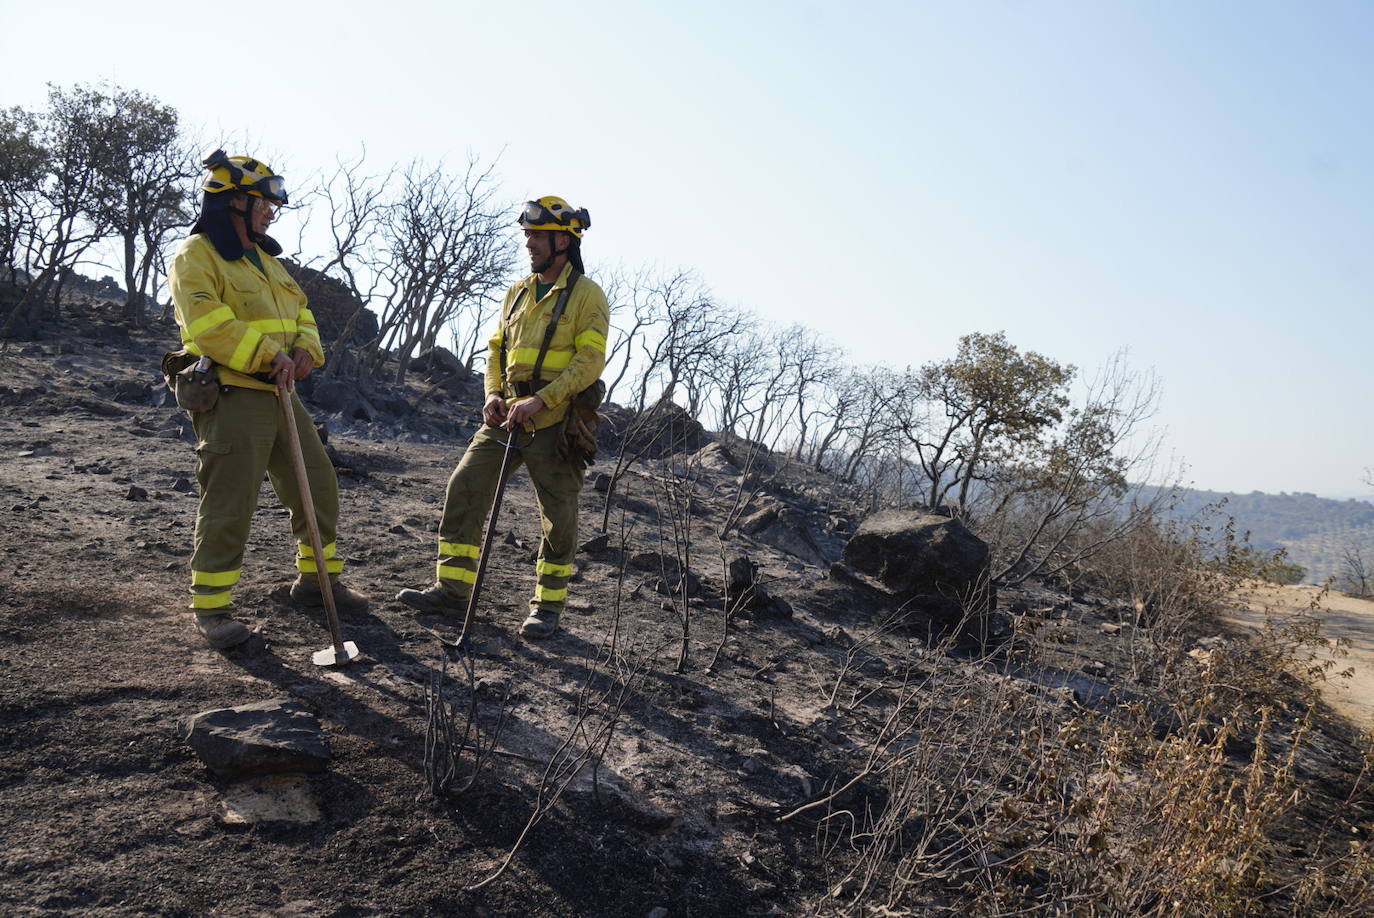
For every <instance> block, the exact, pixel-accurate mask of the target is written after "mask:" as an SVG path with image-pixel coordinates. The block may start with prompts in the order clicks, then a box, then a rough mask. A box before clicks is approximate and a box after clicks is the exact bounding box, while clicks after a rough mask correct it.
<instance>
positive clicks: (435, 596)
mask: <svg viewBox="0 0 1374 918" xmlns="http://www.w3.org/2000/svg"><path fill="white" fill-rule="evenodd" d="M396 598H397V599H399V600H400V601H401V602H403V603H405V604H406V605H408V606H410V607H411V608H412V609H415V610H417V611H419V612H432V613H433V614H435V615H465V614H467V611H468V600H467V597H465V596H454V595H452V594H450V593H446V592H444V588H443V587H441V586H439V584H437V583H436V584H435V585H434V586H432V587H430V588H429V589H427V590H402V591H401V592H399V593H397V594H396Z"/></svg>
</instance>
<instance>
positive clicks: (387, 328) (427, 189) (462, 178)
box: [372, 160, 515, 383]
mask: <svg viewBox="0 0 1374 918" xmlns="http://www.w3.org/2000/svg"><path fill="white" fill-rule="evenodd" d="M399 178H400V185H401V187H400V189H399V192H398V196H397V198H396V199H395V200H394V201H393V202H392V203H391V205H390V206H389V207H388V208H387V209H386V211H385V213H384V216H383V220H382V225H381V228H380V236H381V238H382V240H383V251H384V253H385V258H384V260H381V261H376V260H374V261H373V263H372V267H373V269H374V270H375V271H376V272H377V273H378V274H380V275H381V277H382V283H383V286H384V287H385V288H386V290H387V291H388V295H387V297H386V299H385V301H384V302H383V303H382V304H381V309H380V310H379V320H380V329H381V330H380V332H379V335H378V337H379V339H380V344H381V347H380V349H379V350H376V351H374V353H373V354H372V362H373V367H374V368H375V367H376V366H377V365H378V363H379V362H380V355H381V354H382V353H383V352H384V351H387V350H391V349H392V348H393V347H394V350H395V356H396V362H397V367H396V374H395V381H396V382H398V383H399V382H402V381H404V379H405V375H406V370H407V368H408V366H409V363H410V359H411V357H412V356H413V355H414V354H415V353H416V352H417V349H418V350H426V349H429V348H432V347H434V344H435V341H436V339H437V338H438V335H439V330H440V329H441V328H443V327H444V326H445V325H446V324H448V323H449V322H450V321H453V320H454V319H456V318H457V317H458V316H459V315H460V314H462V313H463V312H464V311H465V310H466V311H470V310H471V307H472V305H473V301H477V302H480V301H482V300H486V299H489V298H490V297H492V296H494V295H495V294H496V293H497V292H498V291H499V290H501V289H502V288H503V286H504V283H505V281H506V280H507V279H508V275H509V274H510V271H511V266H512V264H513V262H514V258H515V247H514V246H513V245H512V244H511V239H512V235H513V233H512V231H511V228H510V226H511V223H510V219H509V212H508V210H509V209H508V208H506V207H505V206H502V205H498V204H496V203H494V202H493V200H492V199H493V198H494V196H495V194H496V188H495V185H494V183H493V180H492V169H491V167H487V168H480V167H479V164H478V163H477V161H476V160H469V162H468V166H467V169H466V171H465V172H464V173H463V174H462V175H455V176H451V175H449V174H447V173H445V172H444V171H443V169H442V168H435V169H431V170H428V171H426V170H425V169H424V167H423V166H421V165H420V164H419V163H418V162H415V163H412V164H411V165H410V166H409V167H407V168H406V170H405V171H404V172H402V173H401V174H400V176H399ZM478 316H479V318H480V316H481V310H480V309H479V310H478Z"/></svg>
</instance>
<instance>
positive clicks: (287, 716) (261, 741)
mask: <svg viewBox="0 0 1374 918" xmlns="http://www.w3.org/2000/svg"><path fill="white" fill-rule="evenodd" d="M186 741H187V742H188V743H190V745H191V748H192V749H194V750H195V752H196V755H198V756H200V759H201V761H202V762H204V763H205V765H206V767H208V768H209V769H210V770H211V771H213V772H214V773H215V774H217V775H219V776H221V777H224V778H238V777H243V776H245V775H264V774H275V773H282V772H319V771H324V770H325V768H326V766H327V765H328V763H329V740H328V738H327V737H326V736H325V733H324V731H323V730H322V729H321V728H320V723H319V721H318V720H316V718H315V715H314V714H311V713H310V712H309V711H307V710H306V709H305V708H304V707H303V706H302V705H300V704H299V703H298V702H295V701H291V700H289V699H286V698H274V699H272V700H271V701H260V702H257V703H255V704H242V705H239V706H238V707H234V708H218V709H216V710H213V711H202V712H201V713H199V714H196V715H194V716H193V717H191V718H190V719H189V720H188V721H187V731H186Z"/></svg>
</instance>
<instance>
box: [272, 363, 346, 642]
mask: <svg viewBox="0 0 1374 918" xmlns="http://www.w3.org/2000/svg"><path fill="white" fill-rule="evenodd" d="M277 395H278V399H277V400H278V401H280V402H281V416H282V419H283V420H284V421H285V422H286V439H287V440H288V441H289V443H290V446H291V465H292V466H293V467H294V468H295V470H296V487H297V490H299V491H300V493H301V506H302V507H304V508H305V525H306V528H308V529H309V530H310V547H311V549H313V550H314V552H315V577H316V578H317V579H318V580H319V582H320V592H321V593H322V594H323V595H324V611H325V617H326V618H328V619H329V637H330V639H331V640H332V641H333V642H334V653H335V654H336V655H337V657H338V658H339V659H347V658H348V651H347V650H345V649H344V642H343V635H342V633H340V631H339V612H338V610H337V609H335V608H334V585H333V584H332V583H331V582H330V577H329V571H328V570H326V569H325V560H324V545H323V544H322V543H321V542H320V525H319V523H317V522H315V494H314V492H312V491H311V490H310V476H309V475H308V474H307V473H306V471H305V456H304V455H303V454H302V453H301V437H300V434H299V433H297V432H296V411H295V406H294V405H292V403H291V390H290V389H288V388H287V387H286V385H285V384H283V383H278V384H277Z"/></svg>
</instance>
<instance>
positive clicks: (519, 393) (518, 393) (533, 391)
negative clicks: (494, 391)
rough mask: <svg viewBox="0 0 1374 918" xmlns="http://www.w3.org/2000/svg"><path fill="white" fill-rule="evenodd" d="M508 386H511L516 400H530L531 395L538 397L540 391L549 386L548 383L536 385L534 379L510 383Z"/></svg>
mask: <svg viewBox="0 0 1374 918" xmlns="http://www.w3.org/2000/svg"><path fill="white" fill-rule="evenodd" d="M506 385H508V386H510V388H511V391H512V392H514V393H515V397H516V398H529V397H530V396H531V395H538V394H539V390H540V389H542V388H544V387H545V386H547V385H548V383H546V382H540V383H536V382H535V381H534V380H532V379H526V380H522V381H520V382H508V383H506Z"/></svg>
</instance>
